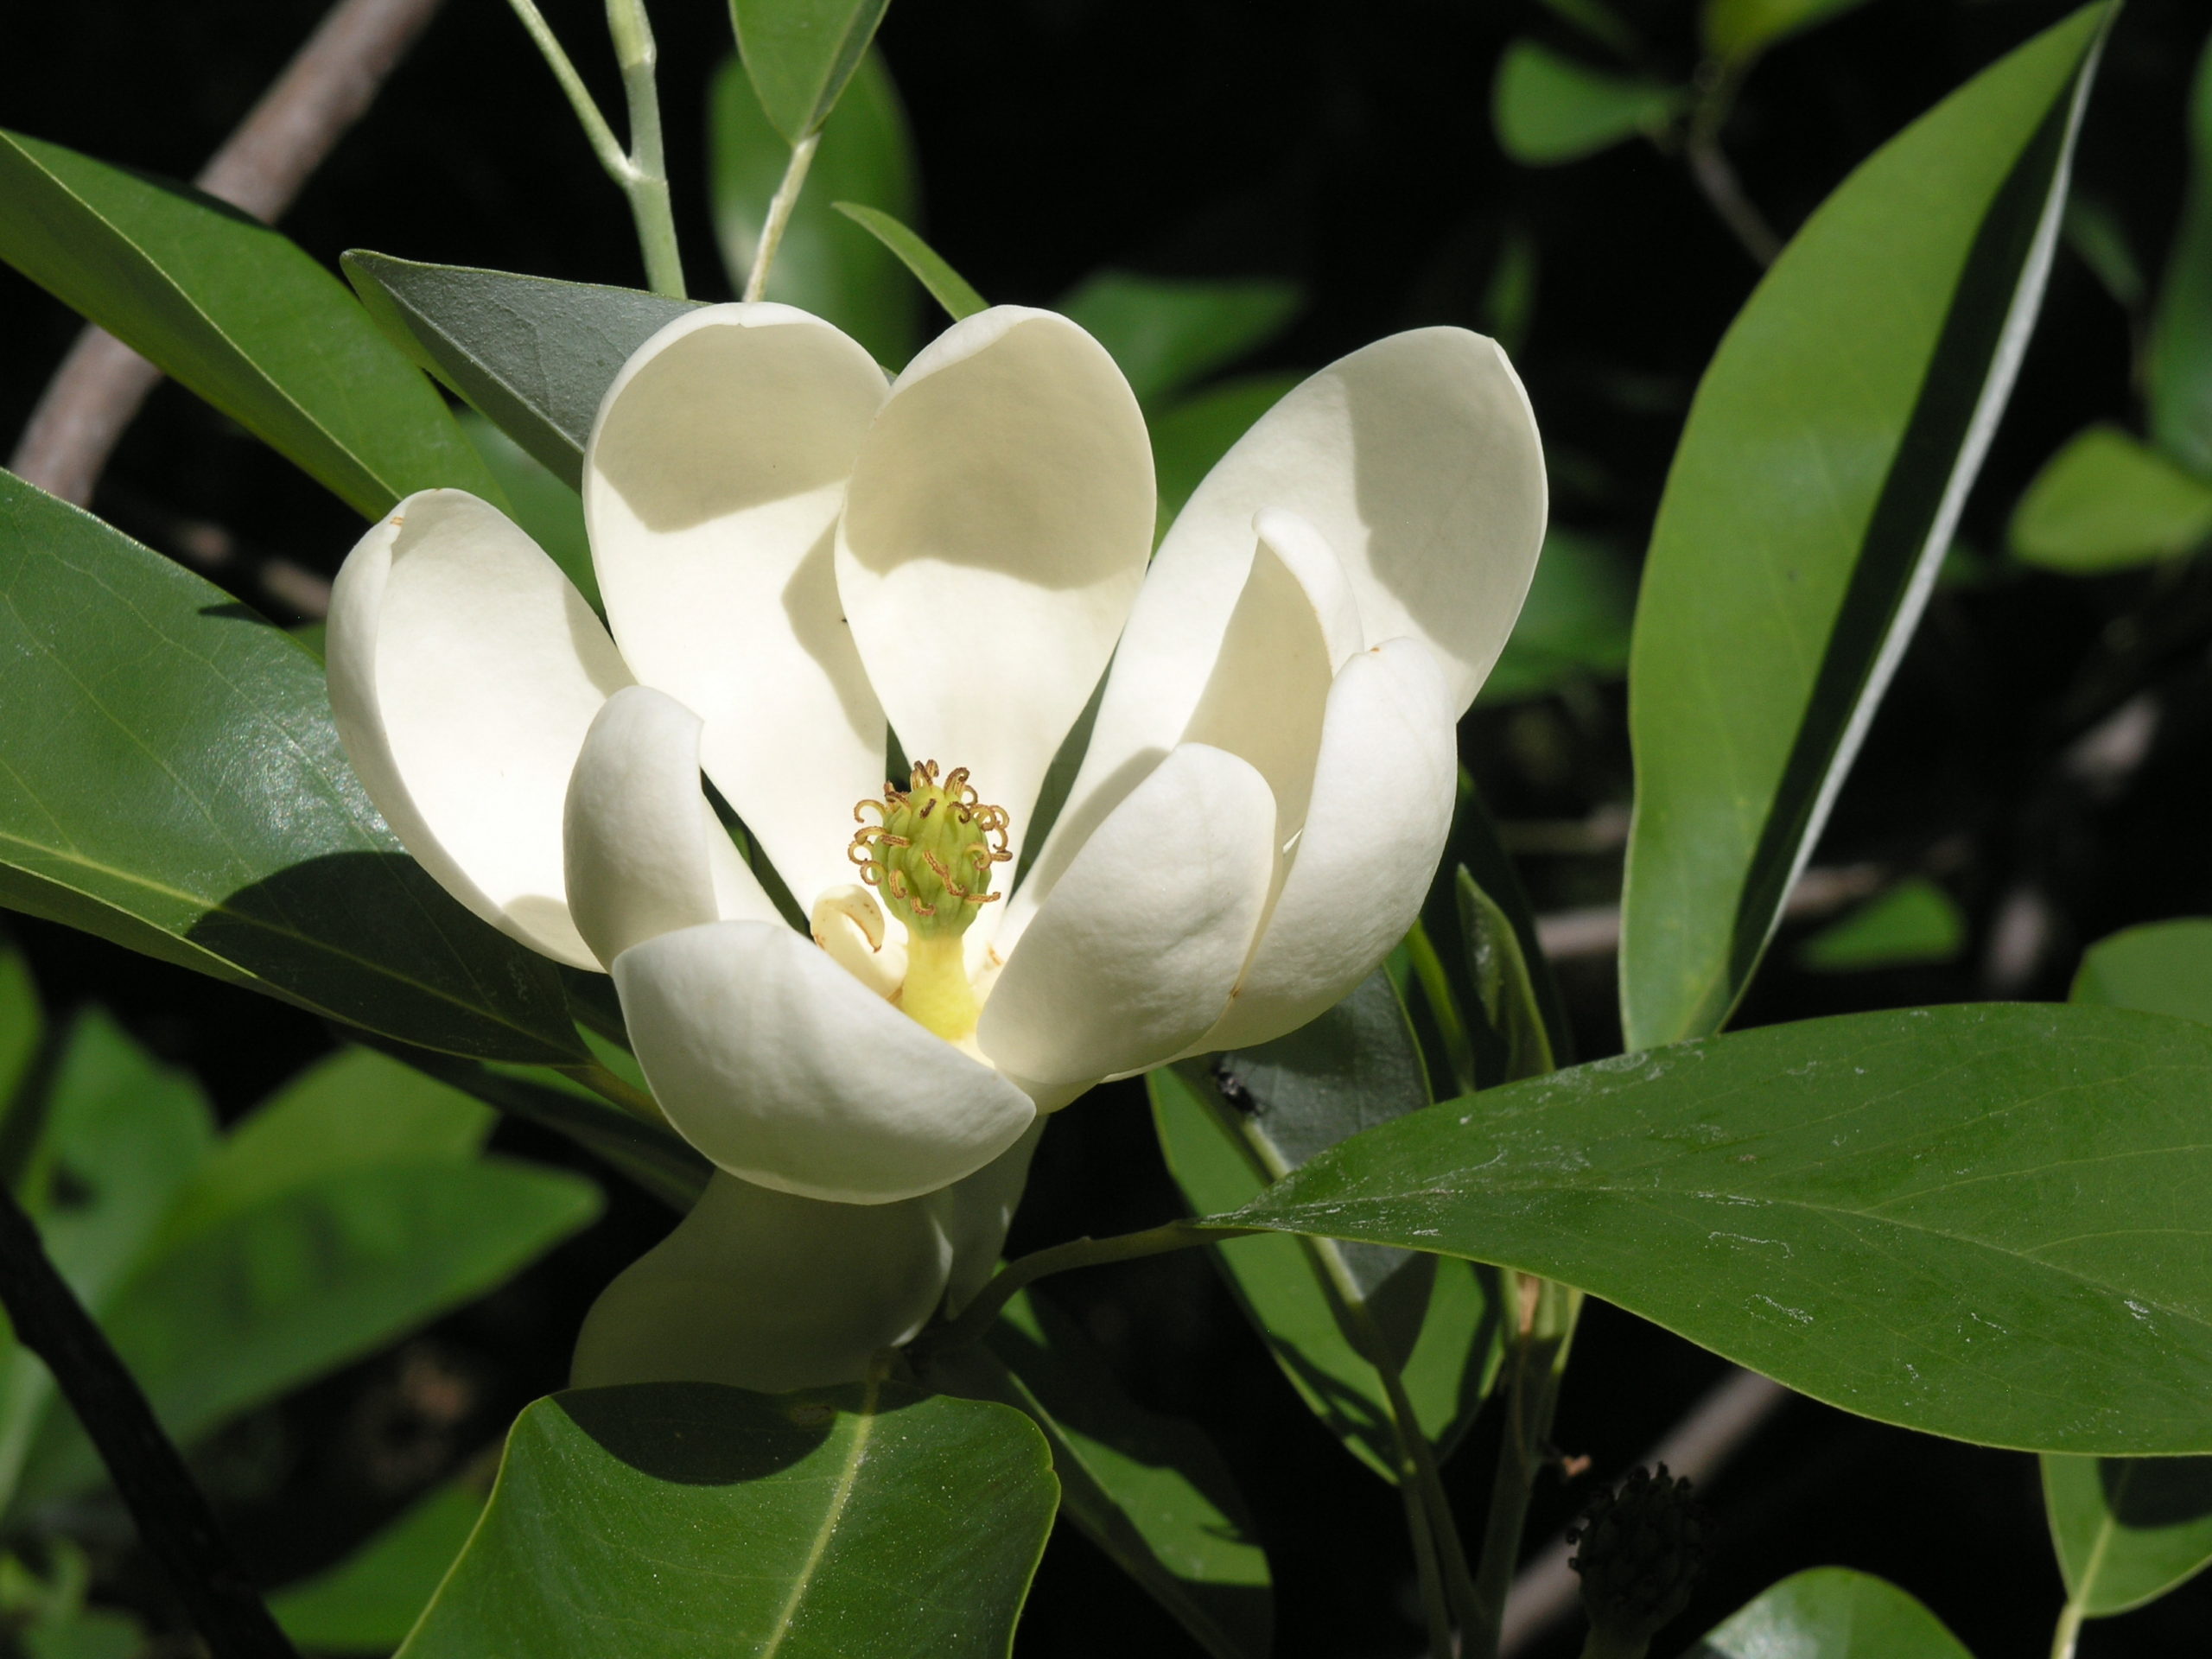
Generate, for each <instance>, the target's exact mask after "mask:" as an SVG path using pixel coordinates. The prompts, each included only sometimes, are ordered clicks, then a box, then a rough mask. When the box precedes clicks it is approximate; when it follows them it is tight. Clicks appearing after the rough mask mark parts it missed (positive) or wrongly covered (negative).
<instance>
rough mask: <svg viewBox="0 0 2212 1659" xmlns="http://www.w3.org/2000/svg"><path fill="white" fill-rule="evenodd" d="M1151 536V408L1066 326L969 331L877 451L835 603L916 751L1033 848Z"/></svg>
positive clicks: (846, 537)
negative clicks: (1031, 823)
mask: <svg viewBox="0 0 2212 1659" xmlns="http://www.w3.org/2000/svg"><path fill="white" fill-rule="evenodd" d="M1152 526H1153V477H1152V448H1151V445H1150V442H1149V441H1148V440H1147V437H1146V435H1145V426H1144V420H1143V417H1142V416H1141V415H1140V414H1139V413H1138V412H1137V404H1136V399H1135V397H1134V396H1133V395H1132V394H1131V393H1130V391H1129V387H1128V382H1127V381H1126V380H1124V379H1123V378H1122V372H1121V371H1120V370H1119V369H1118V368H1116V366H1115V365H1114V360H1113V359H1112V358H1110V357H1109V356H1108V355H1107V353H1106V351H1105V348H1104V347H1103V346H1100V345H1099V344H1098V342H1097V341H1096V340H1093V339H1091V337H1090V335H1089V334H1085V333H1084V331H1083V330H1082V329H1081V328H1079V327H1077V326H1076V325H1075V324H1074V323H1071V322H1070V321H1068V320H1067V319H1066V318H1065V317H1060V316H1056V315H1053V314H1052V313H1051V312H1046V311H1031V310H1027V309H1024V308H1021V307H1019V306H999V307H995V308H993V309H991V310H988V311H985V312H982V313H980V314H978V315H976V316H972V317H969V318H968V319H966V320H965V321H961V322H957V323H955V324H954V325H953V326H952V327H950V328H948V329H947V330H945V332H944V334H940V335H938V338H937V339H936V340H934V341H933V342H931V345H930V346H927V347H926V348H925V350H924V351H923V352H922V353H921V354H920V355H919V356H918V357H916V358H915V359H914V360H913V362H912V364H911V365H909V366H908V367H907V369H906V372H905V373H903V374H901V375H900V376H899V380H898V384H897V385H895V386H894V387H893V391H892V394H891V397H890V401H889V402H887V404H885V405H884V406H883V412H882V413H881V414H880V415H879V416H877V417H876V422H875V425H874V428H873V429H871V430H870V431H869V433H868V441H867V442H866V443H865V444H863V445H862V446H861V453H860V457H859V459H858V461H856V462H855V465H854V468H853V481H852V487H851V489H850V491H849V494H848V496H847V499H846V504H845V516H844V518H843V520H842V523H841V524H840V525H839V528H838V533H837V585H838V588H839V591H840V592H842V594H843V595H844V600H845V610H846V614H847V615H849V617H850V618H851V619H852V625H853V634H854V637H855V639H857V640H859V642H860V648H861V657H862V658H864V659H865V660H866V661H867V664H868V677H869V680H870V681H871V683H873V684H874V687H875V692H876V695H877V696H879V697H880V698H881V699H882V701H883V706H884V709H886V711H887V713H888V714H889V715H890V717H891V725H892V728H893V730H895V731H896V732H897V733H898V734H899V742H900V744H901V746H902V747H904V748H905V749H906V753H908V754H909V755H911V756H912V758H913V759H915V760H925V759H930V760H938V761H939V762H941V763H942V764H943V765H944V766H945V767H946V768H948V769H950V768H951V767H953V766H966V767H968V768H969V770H970V772H972V773H973V775H974V778H975V780H976V787H977V788H978V790H980V791H981V792H982V797H983V798H984V799H985V800H986V801H989V802H991V803H993V804H997V805H1001V806H1004V807H1005V808H1006V809H1007V810H1008V811H1009V812H1011V813H1012V814H1013V816H1014V836H1015V837H1016V838H1017V840H1018V838H1019V836H1020V835H1021V833H1022V830H1023V828H1024V825H1025V823H1026V822H1027V818H1028V816H1029V813H1030V811H1031V809H1032V808H1033V806H1034V805H1035V804H1036V799H1037V791H1038V789H1039V786H1040V785H1042V784H1043V782H1044V779H1045V772H1046V767H1048V766H1050V765H1051V764H1052V755H1053V753H1054V752H1055V751H1056V750H1057V749H1058V747H1059V745H1060V741H1061V740H1062V739H1063V738H1064V737H1065V736H1066V734H1067V730H1068V728H1069V727H1070V726H1071V725H1073V724H1074V722H1075V719H1076V716H1077V715H1079V714H1081V713H1082V712H1083V708H1084V704H1085V703H1086V702H1089V701H1090V694H1091V692H1092V691H1093V690H1095V689H1096V686H1097V683H1098V677H1099V676H1100V675H1101V674H1102V673H1103V672H1104V671H1105V668H1106V662H1107V658H1109V657H1110V656H1111V655H1112V654H1113V650H1114V642H1115V640H1116V639H1117V638H1119V636H1120V634H1121V632H1122V622H1123V620H1125V619H1126V618H1127V617H1128V610H1129V604H1130V601H1132V600H1133V599H1134V598H1135V595H1136V592H1137V588H1138V585H1139V583H1140V582H1141V581H1142V580H1143V576H1144V569H1145V561H1146V558H1147V556H1148V555H1149V553H1150V551H1151V548H1152ZM1018 850H1019V849H1018V846H1017V851H1018ZM993 919H995V918H986V919H985V920H984V921H983V923H982V927H988V925H990V922H991V920H993ZM982 927H979V928H978V929H976V930H975V931H977V932H979V933H980V932H981V931H982Z"/></svg>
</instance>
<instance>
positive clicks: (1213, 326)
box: [1056, 270, 1303, 410]
mask: <svg viewBox="0 0 2212 1659" xmlns="http://www.w3.org/2000/svg"><path fill="white" fill-rule="evenodd" d="M1302 300H1303V296H1302V295H1300V292H1299V289H1298V285H1297V284H1296V283H1286V282H1279V281H1270V280H1268V279H1266V278H1254V279H1251V280H1249V281H1243V282H1236V281H1230V282H1222V281H1211V280H1204V279H1199V278H1195V277H1141V276H1138V275H1136V274H1135V272H1133V271H1126V270H1101V271H1096V272H1094V273H1093V274H1092V275H1090V276H1089V277H1085V278H1084V280H1083V282H1082V283H1080V284H1079V285H1078V286H1077V288H1075V289H1073V290H1072V291H1071V292H1070V293H1068V294H1066V295H1064V296H1062V297H1061V299H1060V302H1059V304H1058V307H1057V308H1056V309H1058V311H1059V312H1060V313H1061V314H1062V315H1064V316H1066V317H1068V318H1070V319H1071V320H1072V321H1076V322H1077V323H1079V324H1081V325H1082V326H1083V327H1084V328H1086V329H1088V330H1089V331H1090V334H1092V335H1093V336H1094V337H1095V338H1096V340H1097V341H1098V343H1099V344H1100V345H1102V346H1104V347H1105V348H1106V349H1107V350H1108V351H1109V353H1112V354H1113V358H1114V361H1115V362H1116V363H1117V364H1119V365H1121V370H1122V374H1123V375H1125V376H1127V377H1128V382H1129V390H1130V391H1134V392H1135V393H1136V395H1137V401H1138V402H1139V403H1141V404H1143V405H1144V406H1145V407H1146V408H1147V410H1149V409H1151V408H1152V407H1153V406H1154V404H1158V403H1159V402H1160V400H1161V399H1163V398H1166V397H1173V396H1174V395H1175V394H1176V393H1178V392H1180V391H1185V390H1186V389H1188V388H1189V387H1191V386H1193V385H1197V384H1198V382H1199V381H1201V380H1203V379H1205V378H1206V376H1208V375H1210V374H1211V373H1213V372H1214V371H1216V370H1217V369H1222V368H1226V367H1227V366H1228V365H1230V364H1231V363H1234V362H1236V360H1237V359H1239V358H1241V357H1246V356H1249V355H1250V354H1251V353H1253V352H1255V351H1257V350H1258V349H1259V348H1260V347H1261V346H1264V345H1266V344H1267V343H1268V341H1269V340H1273V339H1274V337H1275V336H1276V335H1277V334H1281V332H1282V331H1283V329H1284V328H1285V327H1287V325H1288V323H1289V321H1290V320H1291V319H1292V318H1293V317H1294V316H1295V315H1297V314H1298V308H1299V306H1300V303H1301V302H1302Z"/></svg>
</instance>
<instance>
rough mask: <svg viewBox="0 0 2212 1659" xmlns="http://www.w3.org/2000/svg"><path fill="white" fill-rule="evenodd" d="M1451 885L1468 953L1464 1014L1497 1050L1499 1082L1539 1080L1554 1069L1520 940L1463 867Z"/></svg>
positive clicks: (1547, 1033) (1542, 1019) (1497, 908)
mask: <svg viewBox="0 0 2212 1659" xmlns="http://www.w3.org/2000/svg"><path fill="white" fill-rule="evenodd" d="M1452 886H1453V889H1454V893H1455V896H1456V897H1457V899H1458V900H1459V936H1460V938H1461V939H1462V940H1463V941H1465V947H1466V951H1467V977H1468V982H1469V983H1471V985H1472V986H1473V988H1474V993H1475V995H1474V1000H1473V1001H1472V1002H1471V1004H1470V1006H1469V1007H1468V1008H1467V1013H1468V1014H1470V1015H1471V1016H1473V1017H1475V1018H1478V1019H1479V1020H1481V1021H1482V1023H1483V1025H1484V1027H1487V1028H1488V1030H1489V1032H1490V1033H1491V1038H1492V1039H1494V1040H1495V1042H1496V1043H1497V1046H1498V1048H1499V1049H1500V1051H1501V1064H1500V1066H1499V1074H1498V1080H1499V1081H1500V1082H1503V1083H1518V1082H1520V1081H1521V1080H1522V1078H1523V1077H1541V1076H1543V1075H1544V1074H1545V1073H1546V1072H1548V1071H1553V1070H1554V1069H1556V1068H1555V1062H1554V1056H1553V1054H1552V1045H1551V1034H1550V1033H1549V1032H1548V1031H1547V1030H1546V1029H1545V1027H1544V1015H1543V1009H1542V1006H1541V1003H1540V1002H1539V1001H1538V1000H1537V996H1536V986H1535V978H1534V976H1532V975H1531V974H1530V973H1529V959H1528V957H1527V956H1526V955H1524V954H1523V952H1522V948H1521V936H1520V935H1519V934H1518V933H1516V932H1515V931H1514V928H1513V923H1512V921H1511V919H1510V918H1508V917H1507V915H1506V913H1505V912H1504V911H1503V909H1502V908H1501V907H1500V906H1499V905H1498V903H1497V900H1496V899H1492V898H1491V896H1490V895H1489V894H1488V893H1484V891H1483V890H1482V888H1481V887H1479V886H1478V885H1477V883H1476V881H1475V878H1474V877H1473V876H1471V875H1470V874H1468V873H1467V867H1466V866H1465V865H1464V864H1462V865H1461V866H1460V867H1459V869H1458V870H1457V871H1455V872H1454V873H1453V877H1452Z"/></svg>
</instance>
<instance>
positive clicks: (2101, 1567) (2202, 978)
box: [2043, 918, 2212, 1618]
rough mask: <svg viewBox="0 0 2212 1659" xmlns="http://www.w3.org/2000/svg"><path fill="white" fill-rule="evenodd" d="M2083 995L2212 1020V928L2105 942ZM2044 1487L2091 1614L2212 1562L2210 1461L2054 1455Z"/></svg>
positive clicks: (2047, 1462)
mask: <svg viewBox="0 0 2212 1659" xmlns="http://www.w3.org/2000/svg"><path fill="white" fill-rule="evenodd" d="M2073 1000H2074V1001H2076V1002H2087V1003H2093V1004H2097V1005H2101V1006H2104V1007H2120V1008H2133V1009H2136V1010H2138V1011H2139V1012H2140V1013H2144V1014H2171V1015H2174V1016H2176V1017H2177V1018H2180V1019H2183V1020H2197V1021H2200V1022H2202V1023H2205V1024H2212V922H2207V921H2202V920H2198V919H2194V918H2192V919H2187V920H2182V921H2172V922H2156V923H2153V924H2152V925H2150V926H2147V927H2132V928H2129V929H2127V930H2126V931H2125V932H2121V933H2115V934H2113V936H2112V937H2111V938H2107V939H2101V940H2100V941H2099V942H2098V943H2097V944H2094V945H2092V946H2090V948H2089V950H2088V954H2087V955H2086V956H2084V957H2083V958H2082V969H2081V971H2080V973H2078V974H2077V975H2076V976H2075V980H2074V990H2073ZM2043 1491H2044V1510H2045V1512H2046V1513H2047V1514H2048V1515H2049V1516H2050V1536H2051V1542H2052V1544H2053V1545H2054V1546H2055V1547H2056V1550H2057V1552H2058V1565H2059V1568H2060V1570H2061V1571H2062V1572H2063V1573H2064V1574H2065V1576H2066V1591H2067V1597H2068V1599H2069V1603H2071V1604H2072V1605H2075V1606H2076V1607H2078V1608H2079V1609H2080V1611H2081V1613H2082V1616H2083V1617H2085V1618H2103V1617H2106V1616H2107V1615H2109V1614H2112V1613H2122V1612H2126V1611H2127V1610H2128V1609H2129V1608H2131V1607H2139V1606H2141V1605H2143V1604H2144V1603H2145V1602H2147V1601H2152V1600H2155V1599H2158V1597H2160V1596H2162V1595H2164V1594H2165V1592H2167V1591H2169V1590H2171V1589H2173V1588H2174V1587H2176V1586H2177V1585H2180V1584H2181V1583H2183V1581H2184V1580H2189V1579H2191V1578H2194V1577H2195V1576H2196V1574H2197V1573H2200V1572H2202V1570H2203V1569H2204V1567H2206V1566H2207V1565H2208V1564H2212V1458H2156V1459H2145V1458H2069V1457H2058V1456H2052V1455H2049V1454H2046V1455H2045V1457H2044V1460H2043Z"/></svg>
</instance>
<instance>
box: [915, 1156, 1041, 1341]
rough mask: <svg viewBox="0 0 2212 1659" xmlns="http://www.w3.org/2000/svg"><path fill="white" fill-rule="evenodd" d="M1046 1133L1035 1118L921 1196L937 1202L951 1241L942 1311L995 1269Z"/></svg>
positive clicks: (956, 1305) (962, 1300) (955, 1307)
mask: <svg viewBox="0 0 2212 1659" xmlns="http://www.w3.org/2000/svg"><path fill="white" fill-rule="evenodd" d="M1044 1134H1045V1120H1044V1119H1042V1118H1039V1119H1038V1120H1037V1122H1034V1123H1033V1124H1031V1125H1030V1126H1029V1128H1027V1130H1025V1131H1024V1132H1023V1134H1022V1136H1021V1138H1020V1140H1019V1141H1015V1142H1014V1144H1013V1145H1012V1146H1011V1147H1007V1149H1006V1150H1005V1151H1004V1152H1002V1153H1001V1154H999V1155H998V1156H997V1157H995V1158H994V1159H992V1160H991V1161H990V1162H989V1163H988V1164H985V1165H984V1166H982V1168H981V1169H979V1170H977V1171H976V1173H974V1174H973V1175H970V1176H969V1178H968V1179H966V1180H964V1181H955V1182H954V1183H953V1184H952V1185H950V1186H948V1187H946V1188H945V1189H944V1192H933V1193H931V1195H930V1197H929V1198H927V1199H925V1200H924V1202H925V1203H928V1204H931V1205H935V1206H936V1208H937V1215H938V1225H939V1226H941V1227H943V1228H944V1236H945V1238H946V1240H947V1241H948V1242H949V1243H950V1244H951V1246H952V1271H951V1274H950V1277H949V1278H948V1279H947V1280H946V1281H945V1287H944V1311H945V1313H947V1314H948V1315H951V1314H955V1313H959V1312H960V1310H961V1309H962V1308H963V1307H965V1306H968V1304H969V1302H970V1301H972V1300H974V1299H975V1295H976V1292H977V1291H979V1290H981V1289H982V1287H983V1285H984V1283H985V1281H988V1279H989V1278H990V1276H991V1274H993V1273H994V1272H995V1271H996V1270H997V1268H998V1265H999V1253H1000V1252H1001V1250H1003V1249H1006V1230H1007V1225H1008V1224H1010V1223H1011V1222H1012V1221H1013V1220H1014V1209H1015V1207H1016V1206H1017V1205H1020V1202H1021V1189H1022V1187H1023V1186H1024V1185H1026V1184H1027V1181H1028V1179H1029V1160H1030V1159H1031V1158H1032V1157H1033V1155H1034V1154H1035V1153H1036V1151H1037V1142H1038V1141H1039V1140H1041V1139H1042V1138H1043V1136H1044Z"/></svg>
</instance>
